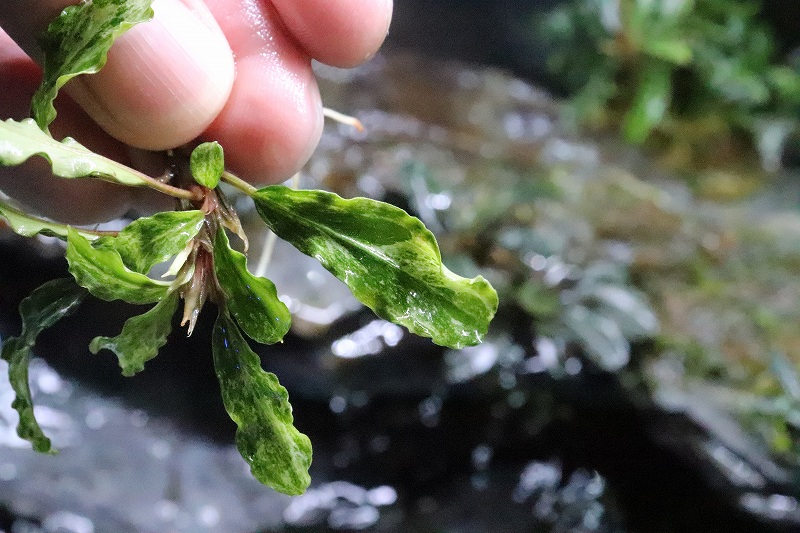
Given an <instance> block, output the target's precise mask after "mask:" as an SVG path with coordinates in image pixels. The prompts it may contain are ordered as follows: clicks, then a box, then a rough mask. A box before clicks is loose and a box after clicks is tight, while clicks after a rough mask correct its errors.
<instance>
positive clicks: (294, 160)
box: [0, 0, 392, 223]
mask: <svg viewBox="0 0 800 533" xmlns="http://www.w3.org/2000/svg"><path fill="white" fill-rule="evenodd" d="M75 3H77V1H76V0H2V2H0V94H2V95H3V97H2V98H0V117H2V118H8V117H11V118H14V119H17V120H19V119H22V118H25V117H27V116H28V105H29V102H30V98H31V96H32V94H33V92H34V91H35V90H36V87H37V85H38V82H39V78H40V76H41V71H40V68H39V66H38V65H37V63H36V60H39V59H40V57H39V53H38V49H37V45H36V42H35V40H36V36H38V35H39V34H40V33H41V32H42V31H43V30H44V29H45V28H46V27H47V24H48V23H49V21H50V20H52V19H53V18H54V17H55V16H57V14H58V13H59V12H60V10H61V9H63V8H64V7H66V6H68V5H70V4H75ZM153 9H154V11H155V18H154V20H153V21H152V22H150V23H147V24H140V25H137V26H135V27H134V28H132V29H131V30H129V31H128V32H127V33H125V34H124V35H123V36H122V37H120V38H119V39H118V40H117V42H116V43H115V44H114V47H113V48H112V49H111V51H110V52H109V56H108V62H107V63H106V66H105V67H104V68H103V70H101V71H100V72H99V73H98V74H95V75H92V76H81V77H77V78H74V79H73V80H72V81H70V82H69V83H68V84H67V85H66V87H65V91H66V93H67V95H68V96H61V97H59V99H58V101H57V103H56V109H57V110H58V118H57V119H56V121H55V123H54V124H53V126H52V128H51V130H52V132H53V135H54V137H56V138H61V137H64V136H66V135H70V136H72V137H75V138H76V139H78V140H79V141H80V142H81V143H83V144H84V145H86V146H88V147H89V148H91V149H93V150H97V151H99V152H101V153H103V154H105V155H108V156H110V157H113V158H116V159H118V160H122V161H126V162H131V161H132V160H133V161H136V162H137V163H139V162H141V161H142V160H143V159H144V160H146V159H147V157H146V156H145V155H143V153H142V152H136V153H133V154H131V153H130V149H129V148H128V147H133V148H136V149H143V150H165V149H168V148H176V147H179V146H182V145H185V144H187V143H191V142H193V141H195V140H217V141H219V142H220V143H221V144H222V146H223V148H224V149H225V160H226V163H227V165H228V167H229V169H230V170H232V171H233V172H234V173H236V174H238V175H240V176H241V177H242V178H244V179H247V180H248V181H251V182H253V183H256V184H268V183H278V182H280V181H283V180H285V179H287V178H288V177H290V176H291V175H292V174H293V173H294V172H296V171H297V170H298V169H299V168H300V167H301V166H302V165H303V164H304V163H305V162H306V161H307V160H308V158H309V157H310V156H311V153H312V152H313V150H314V148H315V147H316V145H317V143H318V141H319V137H320V134H321V130H322V103H321V100H320V95H319V91H318V88H317V84H316V81H315V80H314V76H313V73H312V71H311V60H312V59H316V60H318V61H320V62H323V63H327V64H330V65H334V66H337V67H352V66H355V65H358V64H360V63H362V62H364V61H366V60H367V59H369V58H370V57H372V55H373V54H374V53H375V52H376V51H377V49H378V48H379V47H380V45H381V43H382V42H383V39H384V37H385V36H386V33H387V32H388V28H389V22H390V20H391V14H392V0H205V1H202V0H155V1H154V3H153ZM126 145H127V146H126ZM36 159H38V158H36ZM47 174H48V172H47V167H46V165H45V164H43V162H42V161H36V160H34V161H31V162H30V163H28V164H26V165H25V166H23V167H22V168H21V170H20V169H0V190H3V191H5V192H7V193H8V194H10V195H13V196H14V197H15V198H18V199H19V200H21V201H22V202H24V203H27V204H29V205H30V206H32V207H34V208H35V209H37V210H39V211H41V212H42V213H43V214H45V215H49V216H54V217H58V218H59V219H61V220H66V221H69V222H73V223H78V222H89V221H96V220H102V219H107V218H109V217H112V216H115V215H119V214H121V213H122V212H124V211H125V210H127V209H128V208H129V206H130V204H131V202H132V201H134V200H135V196H137V195H141V192H140V191H138V190H133V191H131V190H129V189H127V188H120V187H117V186H114V185H111V184H107V183H102V182H98V181H96V180H70V181H67V180H60V179H57V178H52V177H49V176H47Z"/></svg>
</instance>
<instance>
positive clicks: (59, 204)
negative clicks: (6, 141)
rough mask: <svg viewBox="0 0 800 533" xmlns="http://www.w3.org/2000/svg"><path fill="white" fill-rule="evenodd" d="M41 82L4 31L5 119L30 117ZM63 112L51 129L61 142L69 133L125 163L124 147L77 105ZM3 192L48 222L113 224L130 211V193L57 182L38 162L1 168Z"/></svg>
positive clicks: (0, 84) (62, 106) (0, 104)
mask: <svg viewBox="0 0 800 533" xmlns="http://www.w3.org/2000/svg"><path fill="white" fill-rule="evenodd" d="M40 77H41V69H40V68H39V67H38V66H37V65H36V64H35V63H34V62H33V61H32V60H31V59H30V58H29V57H28V56H27V55H26V54H25V53H24V52H23V51H22V50H21V49H20V48H19V47H17V46H16V44H15V43H14V42H13V41H12V40H11V39H10V38H9V37H8V35H6V34H5V33H4V32H3V31H2V30H0V94H2V95H3V97H2V98H0V117H3V118H13V119H15V120H22V119H23V118H26V117H28V115H29V112H28V110H29V105H30V99H31V96H32V95H33V93H34V91H35V90H36V87H37V85H38V83H39V79H40ZM58 108H59V117H58V119H57V120H56V122H54V123H53V128H52V131H53V135H54V136H55V137H56V138H57V139H60V138H62V137H63V136H65V135H66V134H67V133H69V135H71V136H73V137H75V138H77V139H78V140H79V141H80V142H81V143H83V144H84V145H85V146H87V147H89V148H90V149H92V150H97V151H100V152H102V153H104V154H105V155H107V156H111V157H114V158H123V159H124V157H125V151H124V149H123V147H122V146H121V145H120V144H119V143H117V142H115V141H114V140H112V139H111V138H109V137H108V136H105V135H103V134H102V132H100V131H98V129H97V128H93V127H86V126H88V125H90V123H91V121H90V120H89V118H88V117H87V116H86V114H85V113H83V112H82V111H81V110H80V108H78V106H77V105H75V104H74V103H73V102H70V101H69V100H68V99H64V100H63V101H61V102H59V105H58ZM79 125H86V126H84V127H79ZM75 126H78V127H75ZM0 190H2V191H3V192H5V193H7V194H8V195H9V196H12V197H13V198H14V199H15V200H17V201H19V202H22V203H23V204H26V205H27V206H29V207H30V208H31V209H33V210H34V211H36V212H38V213H40V214H42V215H44V216H47V217H50V218H53V219H56V220H61V221H64V222H69V223H73V224H84V223H92V222H97V221H99V220H108V219H110V218H113V217H115V216H119V215H120V214H122V213H124V212H125V211H126V210H127V209H128V205H129V194H128V191H127V190H126V189H125V188H122V187H118V186H114V185H112V184H110V183H105V182H101V181H98V180H94V179H77V180H66V179H61V178H55V177H53V176H52V174H51V172H50V167H49V165H48V164H47V163H46V162H45V161H44V160H43V159H41V158H39V157H34V158H31V160H30V161H28V162H26V163H24V164H23V165H20V166H17V167H0Z"/></svg>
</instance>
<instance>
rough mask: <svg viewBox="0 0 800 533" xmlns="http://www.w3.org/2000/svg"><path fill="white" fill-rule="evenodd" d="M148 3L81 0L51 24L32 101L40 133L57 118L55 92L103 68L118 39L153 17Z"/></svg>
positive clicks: (42, 43)
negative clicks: (42, 68)
mask: <svg viewBox="0 0 800 533" xmlns="http://www.w3.org/2000/svg"><path fill="white" fill-rule="evenodd" d="M151 4H152V0H84V1H83V2H81V3H80V4H78V5H75V6H70V7H67V8H66V9H64V10H63V11H62V12H61V14H60V15H59V16H58V17H56V19H55V20H53V22H51V23H50V26H48V28H47V31H46V32H45V33H44V35H42V37H41V39H40V42H39V44H40V46H41V48H42V50H43V52H44V75H43V77H42V83H41V85H40V86H39V88H38V89H37V91H36V94H34V95H33V99H32V101H31V114H32V116H33V118H34V119H36V123H37V124H38V125H39V127H40V128H41V129H42V130H44V131H47V127H48V126H49V125H50V123H51V122H53V119H54V118H56V110H55V108H54V107H53V100H55V98H56V96H57V95H58V90H59V89H60V88H61V87H62V86H63V85H64V84H65V83H67V82H68V81H69V80H71V79H72V78H74V77H75V76H78V75H80V74H94V73H95V72H97V71H99V70H100V69H101V68H103V65H105V64H106V59H107V55H108V50H109V49H110V48H111V45H112V44H114V41H115V40H116V39H117V37H119V36H120V35H122V34H123V33H125V32H126V31H127V30H128V29H130V28H131V27H133V26H134V25H136V24H139V23H141V22H147V21H148V20H150V19H151V18H153V10H152V9H151V8H150V5H151Z"/></svg>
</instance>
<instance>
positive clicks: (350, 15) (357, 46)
mask: <svg viewBox="0 0 800 533" xmlns="http://www.w3.org/2000/svg"><path fill="white" fill-rule="evenodd" d="M272 3H273V4H274V5H275V8H276V9H277V10H278V13H279V14H280V17H281V20H282V21H283V23H284V24H285V25H286V27H287V29H288V30H289V31H290V32H291V33H292V35H293V36H294V38H295V39H297V41H298V42H299V43H300V44H301V45H302V46H303V48H304V49H305V50H306V51H307V52H308V53H309V54H310V55H311V56H312V57H314V58H315V59H317V60H319V61H321V62H323V63H327V64H329V65H334V66H337V67H353V66H356V65H358V64H360V63H363V62H364V61H366V60H367V59H369V58H370V57H372V56H373V55H374V54H375V52H376V51H377V50H378V48H379V47H380V45H381V44H382V43H383V40H384V39H385V38H386V34H387V32H388V31H389V23H390V21H391V19H392V0H272Z"/></svg>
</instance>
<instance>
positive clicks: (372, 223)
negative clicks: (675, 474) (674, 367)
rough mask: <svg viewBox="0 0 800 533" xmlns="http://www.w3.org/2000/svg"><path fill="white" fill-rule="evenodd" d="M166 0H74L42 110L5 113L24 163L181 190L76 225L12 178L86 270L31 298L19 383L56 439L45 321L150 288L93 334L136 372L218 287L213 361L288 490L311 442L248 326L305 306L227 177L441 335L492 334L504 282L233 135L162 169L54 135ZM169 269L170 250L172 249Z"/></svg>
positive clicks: (11, 353)
mask: <svg viewBox="0 0 800 533" xmlns="http://www.w3.org/2000/svg"><path fill="white" fill-rule="evenodd" d="M151 1H152V0H94V1H92V0H84V1H83V2H82V3H80V4H78V5H76V6H72V7H69V8H67V9H65V10H64V11H63V12H62V13H61V15H60V16H59V17H58V18H56V20H55V21H53V22H52V23H51V25H50V27H49V28H48V30H47V31H46V33H45V35H44V37H43V38H42V41H41V42H42V46H43V49H44V58H45V59H44V77H43V81H42V84H41V86H40V88H39V90H38V91H37V92H36V94H35V96H34V97H33V100H32V106H31V114H32V118H30V119H26V120H22V121H19V122H18V121H14V120H6V121H5V122H0V163H2V164H3V165H5V166H11V165H19V164H21V163H23V162H25V161H26V160H27V159H29V158H30V157H32V156H40V157H43V158H44V159H46V160H48V161H49V163H50V166H51V169H52V172H53V174H54V175H56V176H60V177H62V178H95V179H102V180H106V181H111V182H114V183H117V184H120V185H125V186H131V187H149V188H152V189H154V190H156V191H159V192H161V193H163V194H166V195H169V196H172V197H174V198H175V199H176V205H177V209H176V210H175V211H168V212H161V213H157V214H155V215H152V216H148V217H143V218H139V219H137V220H135V221H134V222H132V223H131V224H129V225H128V226H127V227H125V228H124V229H122V230H121V231H118V232H117V231H97V230H89V229H81V228H74V227H70V226H68V225H66V224H61V223H58V222H55V221H52V220H47V219H44V218H41V217H38V216H36V215H33V214H30V213H28V212H26V211H25V210H24V209H21V208H20V207H19V206H18V205H16V204H15V203H14V202H13V200H11V199H9V198H8V197H7V196H5V195H2V194H0V217H1V218H3V219H5V221H6V222H7V223H8V225H9V226H10V227H11V229H12V230H14V231H15V232H17V233H18V234H20V235H24V236H28V237H30V236H34V235H37V234H45V235H51V236H57V237H59V238H61V239H64V240H65V241H66V254H65V255H66V259H67V262H68V265H69V272H70V273H71V274H72V278H66V279H57V280H54V281H50V282H48V283H45V284H44V285H42V286H41V287H39V288H38V289H36V290H35V291H34V292H33V293H32V294H31V295H29V296H28V297H27V298H25V299H24V300H23V301H22V303H21V304H20V314H21V316H22V332H21V333H20V335H19V336H18V337H14V338H9V339H6V340H5V342H4V343H3V346H2V358H3V359H4V360H6V361H7V362H8V364H9V366H8V372H9V378H10V381H11V384H12V387H13V388H14V391H15V393H16V399H15V400H14V402H13V407H14V409H16V410H17V412H18V413H19V425H18V433H19V435H20V436H21V437H22V438H24V439H27V440H28V441H30V442H31V443H32V444H33V447H34V449H36V450H37V451H40V452H52V451H53V450H52V446H51V443H50V440H49V439H48V438H47V436H46V435H45V434H44V433H43V431H42V429H41V428H40V427H39V425H38V423H37V422H36V418H35V417H34V411H33V405H32V401H31V392H30V388H29V384H28V361H29V358H30V353H31V348H32V347H33V345H34V343H35V342H36V337H37V336H38V335H39V333H40V332H41V331H43V330H44V329H45V328H47V327H49V326H51V325H53V324H54V323H55V322H57V321H58V320H60V319H61V318H63V317H65V316H67V315H69V314H71V313H73V312H74V311H75V310H76V309H77V308H78V306H79V305H80V304H81V302H82V301H83V300H84V299H85V298H87V297H88V296H89V295H91V296H94V297H96V298H100V299H102V300H108V301H112V300H123V301H126V302H129V303H133V304H149V305H151V306H152V307H151V308H150V310H148V311H147V312H145V313H143V314H141V315H138V316H134V317H132V318H130V319H128V320H127V321H126V322H125V324H124V326H123V328H122V331H121V332H119V334H117V335H116V336H114V337H104V336H99V337H96V338H95V339H93V340H92V342H91V344H90V345H89V349H90V350H91V352H93V353H97V352H98V351H100V350H110V351H112V352H114V353H115V354H116V355H117V357H118V359H119V364H120V367H121V368H122V373H123V374H124V375H128V376H130V375H133V374H135V373H136V372H139V371H141V370H142V369H143V368H144V365H145V364H146V362H147V361H149V360H150V359H152V358H153V357H155V356H156V355H157V353H158V350H159V348H160V347H162V346H163V345H164V344H165V343H166V341H167V336H168V335H169V333H170V331H171V328H172V320H171V319H172V316H173V315H174V314H175V312H176V311H177V310H178V308H179V307H180V306H181V301H182V302H183V318H182V322H181V324H182V325H184V326H186V327H187V332H188V333H189V334H191V332H192V330H193V329H194V327H195V325H196V322H197V317H198V315H199V313H200V311H201V309H202V308H203V306H204V303H206V302H207V301H210V302H213V303H214V304H215V305H216V307H217V312H218V317H217V320H216V323H215V325H214V330H213V335H212V350H211V351H212V354H213V364H214V367H215V370H216V374H217V377H218V378H219V382H220V388H221V391H222V399H223V402H224V405H225V408H226V410H227V411H228V413H229V414H230V416H231V418H232V419H233V420H234V422H236V424H237V426H238V429H237V432H236V443H237V446H238V448H239V451H240V452H241V454H242V456H243V457H244V459H245V460H246V461H247V462H248V463H249V464H250V467H251V471H252V473H253V475H254V476H255V477H256V478H257V479H258V480H259V481H261V482H262V483H264V484H266V485H269V486H271V487H273V488H275V489H276V490H279V491H281V492H284V493H287V494H300V493H302V492H303V491H304V490H305V489H306V488H307V487H308V485H309V483H310V477H309V474H308V468H309V465H310V463H311V444H310V442H309V439H308V437H306V436H305V435H303V434H302V433H300V432H299V431H298V430H297V429H296V428H295V427H294V425H293V419H292V408H291V405H290V404H289V399H288V394H287V392H286V389H285V388H283V387H282V386H281V385H280V383H278V379H277V378H276V377H275V376H274V375H273V374H270V373H267V372H265V371H263V370H262V368H261V364H260V360H259V358H258V356H257V355H256V354H255V353H254V352H253V351H252V349H251V348H250V346H249V345H248V343H247V341H246V339H245V335H246V336H247V337H250V338H251V339H253V340H254V341H256V342H260V343H263V344H272V343H276V342H280V341H281V340H282V339H283V337H284V335H286V333H287V332H288V331H289V327H290V324H291V316H290V313H289V310H288V309H287V307H286V305H284V304H283V302H281V300H279V299H278V294H277V291H276V288H275V286H274V285H273V284H272V282H271V281H269V280H268V279H266V278H263V277H257V276H254V275H253V274H251V273H250V271H249V270H248V268H247V258H246V256H245V255H244V254H242V253H240V252H238V251H236V250H235V249H234V248H233V247H232V246H231V244H230V241H229V237H228V231H230V232H231V233H232V234H234V235H237V236H238V238H240V239H242V240H243V241H244V248H245V250H246V249H247V237H246V236H245V235H244V231H243V229H242V226H241V224H240V223H239V217H238V215H237V213H236V211H235V210H234V209H233V208H232V207H231V205H230V204H229V203H228V202H227V200H226V198H225V195H224V194H223V192H222V191H221V190H220V188H219V184H220V182H226V183H227V184H228V185H230V186H232V187H234V188H236V189H238V190H239V191H241V192H242V193H244V194H245V195H247V196H249V197H250V198H252V200H253V202H254V203H255V207H256V210H257V212H258V214H259V215H260V217H261V218H262V219H263V220H264V222H266V224H267V226H268V227H269V228H270V229H271V230H272V231H273V232H274V233H275V234H276V235H278V236H279V237H281V238H283V239H285V240H287V241H288V242H290V243H292V244H293V245H294V246H295V247H297V248H298V249H299V250H300V251H302V252H303V253H305V254H308V255H310V256H313V257H315V258H316V259H318V260H319V261H320V262H321V263H322V264H323V266H325V268H327V269H328V270H329V271H330V272H332V273H333V274H334V275H336V276H337V277H338V278H339V279H341V280H342V281H343V282H344V283H346V284H347V285H348V286H349V287H350V289H351V290H352V291H353V293H354V295H355V296H356V297H357V298H358V299H359V300H360V301H361V302H363V303H364V304H365V305H366V306H368V307H369V308H371V309H372V310H373V311H374V312H375V313H376V314H378V315H379V316H381V317H382V318H385V319H387V320H391V321H393V322H395V323H397V324H400V325H403V326H405V327H406V328H408V329H409V331H411V332H413V333H416V334H418V335H423V336H426V337H429V338H431V339H432V341H433V342H434V343H437V344H440V345H444V346H449V347H453V348H459V347H463V346H469V345H474V344H477V343H479V342H481V340H482V338H483V336H484V334H485V333H486V330H487V328H488V325H489V322H490V321H491V319H492V317H493V316H494V313H495V311H496V309H497V303H498V302H497V294H496V292H495V291H494V289H493V288H492V287H491V285H489V283H488V282H487V281H486V280H484V279H483V278H482V277H480V276H478V277H476V278H474V279H465V278H462V277H459V276H457V275H455V274H453V273H452V272H450V271H449V270H447V268H446V267H445V266H444V265H443V264H442V261H441V256H440V253H439V248H438V246H437V244H436V241H435V239H434V237H433V235H432V234H431V233H430V231H428V230H427V229H426V228H425V227H424V225H423V224H422V222H420V221H419V220H418V219H416V218H414V217H412V216H410V215H408V214H407V213H406V212H404V211H403V210H401V209H399V208H397V207H394V206H391V205H388V204H385V203H382V202H378V201H375V200H370V199H367V198H354V199H349V200H346V199H343V198H341V197H339V196H337V195H335V194H332V193H329V192H325V191H317V190H293V189H290V188H287V187H283V186H269V187H264V188H261V189H256V188H255V187H253V186H251V185H249V184H248V183H246V182H245V181H243V180H241V179H239V178H238V177H236V176H234V175H233V174H231V173H230V172H228V171H226V169H225V162H224V154H223V150H222V147H221V146H220V145H219V144H218V143H216V142H211V143H203V144H200V145H199V146H197V147H196V148H195V149H194V150H193V151H192V152H191V155H190V157H189V158H188V161H185V160H180V157H179V156H177V155H174V154H173V156H172V157H173V158H174V159H176V160H177V161H176V164H175V165H174V166H173V167H172V168H174V169H177V172H165V176H169V177H170V179H169V180H162V179H158V178H154V177H151V176H149V175H146V174H143V173H141V172H138V171H137V170H135V169H132V168H129V167H127V166H125V165H122V164H120V163H118V162H115V161H112V160H110V159H108V158H105V157H103V156H101V155H99V154H95V153H93V152H91V151H90V150H88V149H86V148H85V147H83V146H82V145H81V144H79V143H78V142H77V141H75V140H74V139H71V138H66V139H64V140H62V141H58V140H56V139H54V138H52V137H51V135H50V133H49V131H48V126H49V124H50V123H51V122H52V120H53V119H54V118H55V109H54V107H53V100H54V99H55V97H56V95H57V93H58V90H59V89H60V88H61V87H62V86H63V85H64V84H65V83H66V82H67V81H68V80H69V79H70V78H72V77H74V76H77V75H79V74H87V73H93V72H97V71H98V70H99V69H100V68H101V67H102V66H103V64H104V63H105V59H106V54H107V52H108V50H109V48H110V47H111V45H112V44H113V42H114V40H115V39H116V38H117V37H118V36H119V35H121V34H122V33H123V32H124V31H125V30H126V29H128V28H130V27H131V26H133V25H135V24H138V23H141V22H146V21H148V20H150V18H151V17H152V10H151V9H150V4H151ZM170 261H171V263H170V266H169V268H168V270H167V272H166V274H165V275H164V276H162V277H161V278H159V279H155V278H153V277H150V276H149V274H150V273H151V270H152V269H153V267H154V266H156V265H157V264H161V263H166V262H170Z"/></svg>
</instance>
